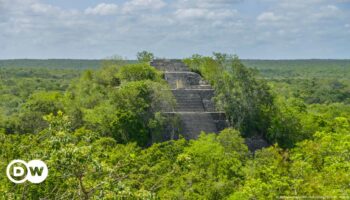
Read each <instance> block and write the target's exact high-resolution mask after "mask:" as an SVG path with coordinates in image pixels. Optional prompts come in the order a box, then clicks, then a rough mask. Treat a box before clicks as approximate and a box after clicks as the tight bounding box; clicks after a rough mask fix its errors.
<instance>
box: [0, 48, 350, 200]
mask: <svg viewBox="0 0 350 200" xmlns="http://www.w3.org/2000/svg"><path fill="white" fill-rule="evenodd" d="M138 59H139V61H138V62H135V61H133V62H130V61H123V60H105V61H100V60H3V61H0V144H1V148H0V169H1V171H2V172H5V171H6V166H7V164H8V163H9V162H10V161H11V160H13V159H23V160H32V159H41V160H43V161H45V162H46V163H47V165H48V167H49V176H48V178H47V179H46V180H45V181H44V182H43V183H41V184H30V183H23V184H18V185H16V184H14V183H12V182H10V181H9V180H8V179H7V177H6V176H4V175H3V176H0V197H1V199H237V200H240V199H283V198H288V197H306V198H313V197H314V198H317V197H321V198H322V197H325V198H332V199H348V198H350V173H349V172H350V60H283V61H272V60H239V59H238V57H236V56H231V55H226V54H221V53H214V54H213V56H200V55H193V56H192V57H189V58H186V59H184V62H185V63H186V64H187V65H188V66H189V67H190V69H191V70H192V71H194V72H198V73H200V74H201V75H202V76H203V77H204V79H206V80H207V81H208V82H209V83H210V84H211V85H212V87H213V88H214V89H215V98H214V101H215V103H216V106H217V107H218V108H220V109H221V110H223V111H224V112H225V114H226V117H227V119H228V122H229V125H230V127H229V128H227V129H225V130H223V131H221V132H220V133H219V134H214V133H202V134H201V136H200V137H199V138H198V139H197V140H190V141H186V140H185V139H179V140H171V141H161V140H160V139H159V136H160V135H162V134H166V133H165V132H166V131H167V130H166V129H164V125H165V124H172V123H176V119H169V118H167V117H165V116H163V114H162V112H161V108H162V107H163V106H167V107H172V106H174V104H175V102H174V99H173V96H172V94H171V93H170V92H167V91H169V90H168V86H167V84H166V82H165V81H164V80H163V74H162V72H160V71H157V70H156V69H155V68H153V67H152V66H150V65H149V62H148V61H149V60H150V59H153V55H152V54H149V53H147V52H141V53H139V54H138ZM254 135H259V136H261V137H263V138H265V139H266V140H267V141H268V143H269V144H270V147H268V148H264V149H261V150H257V151H255V152H252V151H249V150H248V147H247V146H246V144H245V142H244V140H245V139H244V138H246V137H251V136H254Z"/></svg>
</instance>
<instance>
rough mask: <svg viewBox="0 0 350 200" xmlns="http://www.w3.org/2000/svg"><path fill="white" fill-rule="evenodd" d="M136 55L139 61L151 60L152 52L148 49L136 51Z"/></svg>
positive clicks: (152, 57)
mask: <svg viewBox="0 0 350 200" xmlns="http://www.w3.org/2000/svg"><path fill="white" fill-rule="evenodd" d="M136 57H137V60H138V61H139V62H151V61H152V60H153V59H154V55H153V53H151V52H148V51H141V52H138V53H137V55H136Z"/></svg>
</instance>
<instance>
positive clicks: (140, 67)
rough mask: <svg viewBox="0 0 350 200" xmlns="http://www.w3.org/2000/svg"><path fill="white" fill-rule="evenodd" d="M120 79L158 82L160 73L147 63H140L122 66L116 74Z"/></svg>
mask: <svg viewBox="0 0 350 200" xmlns="http://www.w3.org/2000/svg"><path fill="white" fill-rule="evenodd" d="M117 76H118V77H119V78H120V79H121V80H122V81H127V82H129V81H141V80H153V81H157V82H160V81H161V80H162V79H161V77H162V76H161V73H160V72H158V71H157V70H156V69H155V68H153V67H150V66H149V65H146V64H143V63H140V64H133V65H128V66H126V67H122V68H121V69H120V70H119V73H118V75H117Z"/></svg>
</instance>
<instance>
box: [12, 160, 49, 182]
mask: <svg viewBox="0 0 350 200" xmlns="http://www.w3.org/2000/svg"><path fill="white" fill-rule="evenodd" d="M48 173H49V170H48V168H47V166H46V164H45V163H44V162H43V161H41V160H31V161H29V162H28V163H26V162H25V161H23V160H13V161H11V162H10V164H8V165H7V168H6V175H7V177H8V178H9V179H10V181H12V182H14V183H17V184H18V183H24V182H25V181H27V180H28V181H29V182H31V183H41V182H43V181H44V180H45V179H46V177H47V175H48Z"/></svg>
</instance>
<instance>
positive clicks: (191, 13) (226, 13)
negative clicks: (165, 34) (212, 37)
mask: <svg viewBox="0 0 350 200" xmlns="http://www.w3.org/2000/svg"><path fill="white" fill-rule="evenodd" d="M236 15H237V10H227V9H221V10H212V9H211V10H209V9H204V8H188V9H178V10H176V12H175V16H176V18H178V19H181V20H183V19H210V20H222V19H227V18H231V17H234V16H236Z"/></svg>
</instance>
